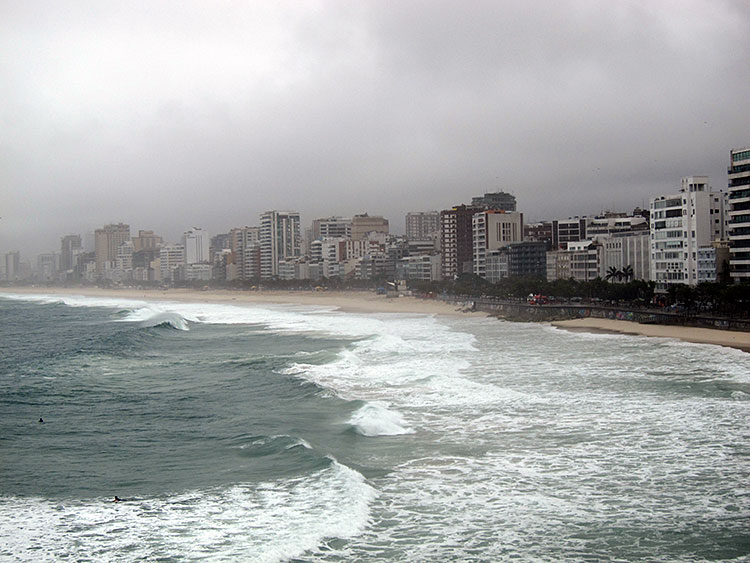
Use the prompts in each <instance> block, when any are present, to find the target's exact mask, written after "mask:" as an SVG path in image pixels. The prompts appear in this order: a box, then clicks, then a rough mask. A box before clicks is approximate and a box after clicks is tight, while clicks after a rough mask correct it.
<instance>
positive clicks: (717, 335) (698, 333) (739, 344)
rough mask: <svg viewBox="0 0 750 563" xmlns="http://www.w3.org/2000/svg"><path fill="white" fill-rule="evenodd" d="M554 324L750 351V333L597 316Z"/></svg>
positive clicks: (564, 327)
mask: <svg viewBox="0 0 750 563" xmlns="http://www.w3.org/2000/svg"><path fill="white" fill-rule="evenodd" d="M552 326H556V327H558V328H562V329H565V330H571V331H585V332H609V333H617V334H634V335H640V336H656V337H660V338H676V339H678V340H682V341H684V342H695V343H699V344H715V345H717V346H728V347H730V348H737V349H739V350H743V351H745V352H750V332H737V331H730V330H719V329H712V328H696V327H685V326H671V325H654V324H640V323H634V322H631V321H616V320H612V319H597V318H591V317H589V318H585V319H572V320H567V321H555V322H553V323H552Z"/></svg>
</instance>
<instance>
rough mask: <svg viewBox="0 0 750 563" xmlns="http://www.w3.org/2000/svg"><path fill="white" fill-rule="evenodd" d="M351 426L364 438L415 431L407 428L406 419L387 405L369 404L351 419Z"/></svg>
mask: <svg viewBox="0 0 750 563" xmlns="http://www.w3.org/2000/svg"><path fill="white" fill-rule="evenodd" d="M349 424H351V425H352V426H354V428H355V429H356V431H357V432H358V433H360V434H362V435H363V436H397V435H399V434H411V433H413V432H414V431H413V430H412V429H411V428H408V427H406V426H405V424H406V423H405V422H404V417H403V416H402V415H401V414H400V413H398V412H395V411H393V410H389V409H388V408H387V406H386V405H383V404H380V403H367V404H366V405H364V406H363V407H362V408H360V409H358V410H357V411H356V412H355V413H354V414H353V415H352V417H351V418H350V419H349Z"/></svg>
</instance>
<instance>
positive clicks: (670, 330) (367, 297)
mask: <svg viewBox="0 0 750 563" xmlns="http://www.w3.org/2000/svg"><path fill="white" fill-rule="evenodd" d="M0 293H36V294H48V295H83V296H87V297H124V298H128V299H144V300H161V301H186V302H193V303H195V302H200V303H232V304H237V305H243V304H245V305H252V304H259V303H263V304H278V305H302V306H313V307H314V306H319V307H334V308H337V309H340V310H341V311H344V312H349V313H363V314H367V313H416V314H426V315H449V316H456V315H462V316H463V315H471V316H477V317H486V316H488V314H487V313H483V312H470V311H467V310H466V309H465V307H463V306H460V305H455V304H452V303H445V302H443V301H439V300H431V299H421V298H417V297H393V298H389V297H386V296H384V295H377V294H375V293H374V292H371V291H369V292H368V291H237V290H222V289H212V290H208V291H197V290H192V289H167V290H162V289H159V290H156V289H100V288H96V287H70V288H66V287H8V288H0ZM552 325H553V326H556V327H558V328H561V329H565V330H571V331H586V332H610V333H619V334H633V335H641V336H655V337H660V338H675V339H678V340H683V341H685V342H695V343H701V344H714V345H717V346H728V347H731V348H737V349H740V350H743V351H745V352H750V332H735V331H726V330H717V329H708V328H694V327H683V326H668V325H651V324H639V323H634V322H629V321H617V320H611V319H599V318H585V319H572V320H566V321H556V322H553V323H552Z"/></svg>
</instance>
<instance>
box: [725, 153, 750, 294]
mask: <svg viewBox="0 0 750 563" xmlns="http://www.w3.org/2000/svg"><path fill="white" fill-rule="evenodd" d="M727 172H728V176H729V178H728V192H729V193H728V198H729V210H728V213H727V214H728V219H729V220H728V223H727V230H728V231H729V232H728V238H729V268H730V274H729V275H730V276H731V279H732V281H734V282H741V281H746V280H750V148H743V149H732V150H731V151H729V168H728V169H727Z"/></svg>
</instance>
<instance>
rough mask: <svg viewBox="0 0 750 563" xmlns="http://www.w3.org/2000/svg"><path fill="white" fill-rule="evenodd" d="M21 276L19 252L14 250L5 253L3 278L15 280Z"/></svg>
mask: <svg viewBox="0 0 750 563" xmlns="http://www.w3.org/2000/svg"><path fill="white" fill-rule="evenodd" d="M20 278H21V253H20V252H19V251H18V250H16V251H14V252H8V253H7V254H6V255H5V279H6V280H8V281H17V280H19V279H20Z"/></svg>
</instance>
